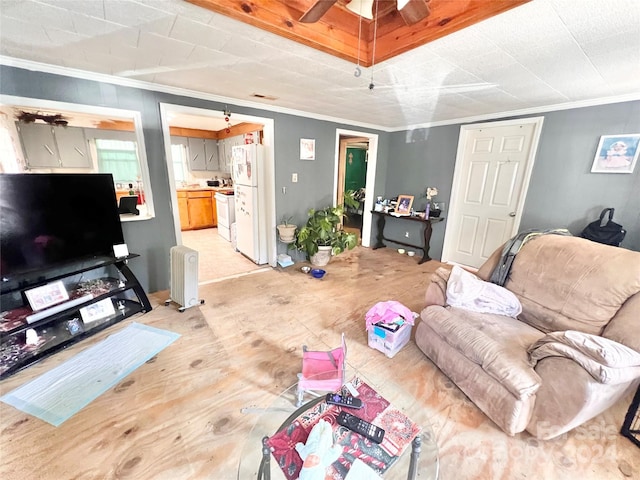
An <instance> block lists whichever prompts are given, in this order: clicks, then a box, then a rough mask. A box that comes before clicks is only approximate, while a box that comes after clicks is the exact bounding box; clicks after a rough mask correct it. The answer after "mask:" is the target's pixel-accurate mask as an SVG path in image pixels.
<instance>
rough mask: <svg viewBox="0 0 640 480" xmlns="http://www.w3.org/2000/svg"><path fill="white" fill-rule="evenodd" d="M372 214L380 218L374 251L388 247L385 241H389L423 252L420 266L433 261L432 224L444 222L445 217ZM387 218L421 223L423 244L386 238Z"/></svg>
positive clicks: (373, 212)
mask: <svg viewBox="0 0 640 480" xmlns="http://www.w3.org/2000/svg"><path fill="white" fill-rule="evenodd" d="M371 213H372V214H373V215H374V216H377V217H378V234H377V236H376V244H375V245H374V246H373V247H372V249H373V250H375V249H377V248H383V247H386V245H385V244H384V243H383V240H387V241H389V242H393V243H398V244H400V245H405V246H407V247H413V248H418V249H420V250H422V258H421V259H420V261H419V262H418V265H420V264H421V263H424V262H428V261H429V260H431V257H429V241H430V240H431V224H432V223H437V222H441V221H443V220H444V218H443V217H434V218H420V217H412V216H409V215H403V216H399V217H396V216H395V215H392V214H390V213H384V212H376V211H372V212H371ZM387 217H391V218H396V219H398V220H401V221H409V222H419V223H420V224H421V225H422V227H423V231H422V244H420V245H416V244H413V243H406V242H403V241H401V240H395V239H392V238H387V237H385V236H384V226H385V224H386V222H387Z"/></svg>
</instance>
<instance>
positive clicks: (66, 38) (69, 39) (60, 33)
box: [44, 26, 87, 48]
mask: <svg viewBox="0 0 640 480" xmlns="http://www.w3.org/2000/svg"><path fill="white" fill-rule="evenodd" d="M44 31H45V33H46V34H47V36H48V37H49V46H50V47H67V48H74V47H77V46H78V45H79V44H80V43H82V42H83V41H84V40H86V38H87V37H85V36H84V35H78V34H77V33H72V32H69V31H66V30H58V29H57V28H54V27H48V26H47V27H44Z"/></svg>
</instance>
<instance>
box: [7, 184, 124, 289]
mask: <svg viewBox="0 0 640 480" xmlns="http://www.w3.org/2000/svg"><path fill="white" fill-rule="evenodd" d="M121 243H124V237H123V235H122V226H121V224H120V216H119V214H118V205H117V202H116V193H115V187H114V183H113V177H112V176H111V174H103V173H88V174H79V173H71V174H66V173H64V174H40V173H19V174H0V274H1V275H2V278H3V279H4V280H5V281H7V280H14V279H16V278H17V277H18V276H19V275H21V274H24V273H25V272H33V271H37V270H42V269H48V268H55V267H59V266H62V265H64V264H65V263H69V262H71V261H73V260H83V259H87V258H92V257H102V256H109V257H113V255H114V254H113V245H115V244H121Z"/></svg>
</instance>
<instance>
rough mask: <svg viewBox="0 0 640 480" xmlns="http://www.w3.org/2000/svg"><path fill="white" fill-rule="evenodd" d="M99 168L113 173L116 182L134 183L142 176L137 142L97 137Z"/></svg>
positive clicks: (104, 171) (101, 170)
mask: <svg viewBox="0 0 640 480" xmlns="http://www.w3.org/2000/svg"><path fill="white" fill-rule="evenodd" d="M96 150H97V152H98V169H99V170H100V172H103V173H111V174H112V175H113V181H114V182H116V183H133V182H137V181H138V179H139V178H140V166H139V163H138V154H137V146H136V142H130V141H126V140H105V139H99V138H96Z"/></svg>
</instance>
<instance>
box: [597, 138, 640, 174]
mask: <svg viewBox="0 0 640 480" xmlns="http://www.w3.org/2000/svg"><path fill="white" fill-rule="evenodd" d="M639 143H640V133H632V134H625V135H603V136H601V137H600V143H599V144H598V149H597V150H596V157H595V158H594V159H593V165H591V173H632V172H633V169H634V168H635V166H636V162H637V161H638V155H639V154H640V148H638V144H639Z"/></svg>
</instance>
